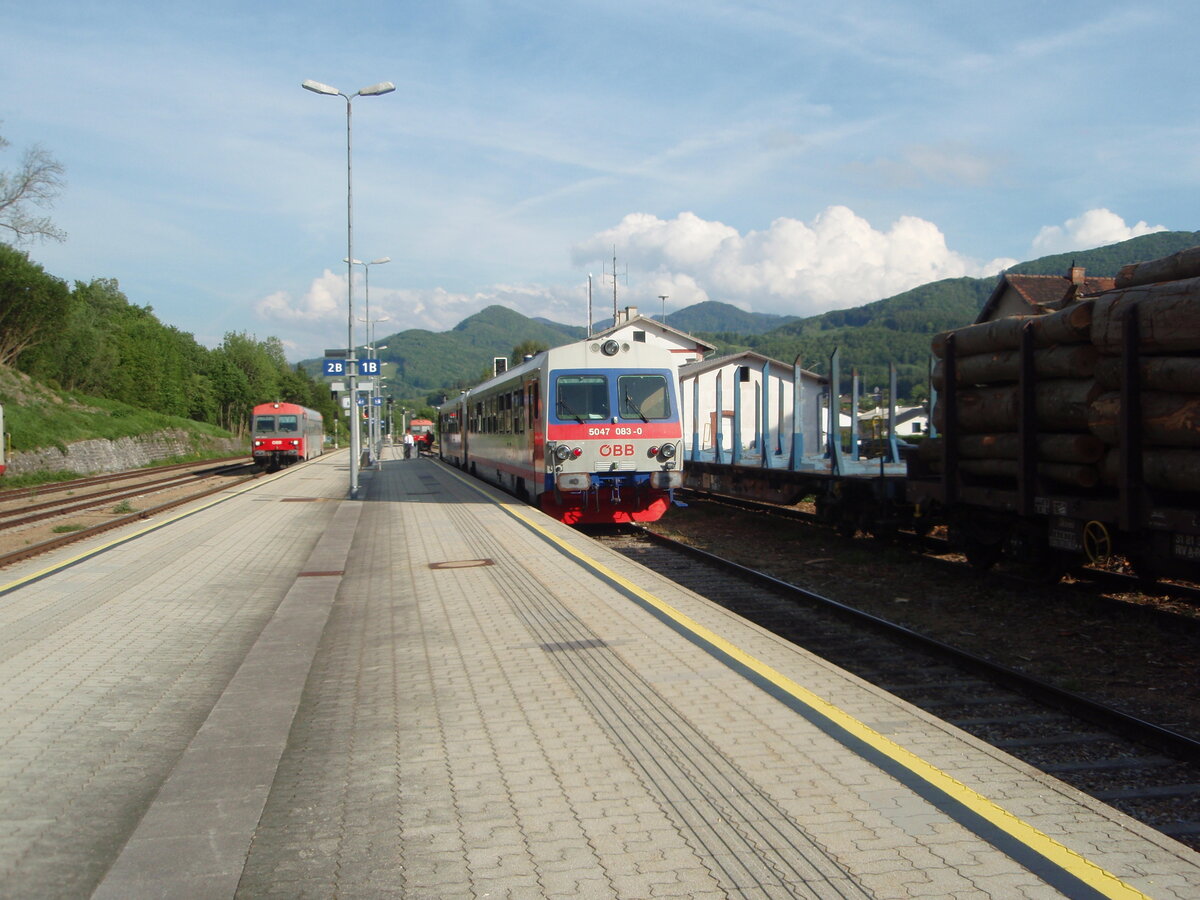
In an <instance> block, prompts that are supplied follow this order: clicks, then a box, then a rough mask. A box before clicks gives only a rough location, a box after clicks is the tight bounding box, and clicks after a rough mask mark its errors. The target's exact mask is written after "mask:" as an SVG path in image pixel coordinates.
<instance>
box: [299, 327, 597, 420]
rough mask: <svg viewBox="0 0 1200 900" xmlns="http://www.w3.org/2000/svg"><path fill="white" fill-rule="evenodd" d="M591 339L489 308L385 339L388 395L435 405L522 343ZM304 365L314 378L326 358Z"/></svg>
mask: <svg viewBox="0 0 1200 900" xmlns="http://www.w3.org/2000/svg"><path fill="white" fill-rule="evenodd" d="M585 336H586V331H585V330H584V329H583V328H578V327H575V326H570V325H559V324H557V323H554V322H550V321H548V320H545V319H542V320H534V319H530V318H528V317H527V316H523V315H521V314H520V313H519V312H516V311H514V310H511V309H509V308H508V307H505V306H489V307H487V308H486V309H482V310H480V311H479V312H477V313H475V314H474V315H473V316H468V317H467V318H465V319H463V320H462V321H461V322H459V323H458V324H457V325H455V326H454V328H452V329H451V330H450V331H440V332H439V331H427V330H425V329H421V328H413V329H409V330H408V331H400V332H397V333H395V334H391V335H388V336H387V337H385V338H380V339H379V340H378V341H377V344H378V346H379V347H380V348H381V349H380V350H379V353H378V356H379V358H380V359H381V360H382V361H383V369H384V377H385V378H386V379H387V381H388V384H389V387H388V392H389V393H391V394H393V395H395V396H396V397H397V399H399V398H401V397H403V398H405V400H410V401H413V402H416V401H417V400H418V399H420V400H421V401H422V402H426V403H431V404H436V403H440V402H441V401H440V399H439V398H441V397H443V396H445V395H446V394H448V393H451V392H455V391H457V390H459V389H462V388H467V387H470V386H471V385H473V384H477V383H478V382H480V381H481V380H483V378H484V377H485V376H486V375H487V374H489V373H490V371H491V365H492V359H493V358H495V357H497V356H503V357H505V358H506V359H508V358H509V357H510V356H511V354H512V352H513V348H514V347H517V346H519V345H522V344H524V345H526V346H528V345H537V346H541V347H557V346H559V345H561V344H568V343H571V342H572V341H577V340H580V339H581V338H583V337H585ZM301 365H302V366H303V367H304V369H305V370H306V371H308V372H310V373H312V374H314V375H315V374H318V373H320V371H321V360H319V359H310V360H305V361H304V362H303V363H301Z"/></svg>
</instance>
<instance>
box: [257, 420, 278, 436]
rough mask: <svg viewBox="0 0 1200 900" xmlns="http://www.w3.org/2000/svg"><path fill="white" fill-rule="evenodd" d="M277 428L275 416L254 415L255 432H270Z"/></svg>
mask: <svg viewBox="0 0 1200 900" xmlns="http://www.w3.org/2000/svg"><path fill="white" fill-rule="evenodd" d="M274 430H275V417H274V416H255V417H254V432H255V434H268V433H270V432H272V431H274Z"/></svg>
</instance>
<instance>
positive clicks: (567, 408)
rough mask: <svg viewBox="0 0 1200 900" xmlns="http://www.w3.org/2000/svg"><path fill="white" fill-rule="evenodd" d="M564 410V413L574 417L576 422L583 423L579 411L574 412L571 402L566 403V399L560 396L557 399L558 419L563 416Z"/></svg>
mask: <svg viewBox="0 0 1200 900" xmlns="http://www.w3.org/2000/svg"><path fill="white" fill-rule="evenodd" d="M564 412H565V413H566V414H567V415H568V416H572V417H574V419H575V421H576V422H578V423H579V424H580V425H582V424H583V416H581V415H580V414H579V413H577V412H575V410H573V409H572V408H571V404H569V403H567V401H566V400H563V399H562V398H561V397H560V398H559V399H558V417H559V418H560V419H561V418H563V413H564Z"/></svg>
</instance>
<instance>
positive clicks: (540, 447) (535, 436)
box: [525, 380, 546, 472]
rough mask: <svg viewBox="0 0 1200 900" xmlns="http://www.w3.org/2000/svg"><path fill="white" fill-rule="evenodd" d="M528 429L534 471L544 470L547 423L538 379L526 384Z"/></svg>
mask: <svg viewBox="0 0 1200 900" xmlns="http://www.w3.org/2000/svg"><path fill="white" fill-rule="evenodd" d="M525 416H526V422H527V425H526V430H527V431H528V432H529V438H528V440H529V445H528V446H529V450H530V453H531V454H532V456H533V470H534V472H544V471H545V462H546V423H545V421H544V420H543V418H542V392H541V389H540V386H539V384H538V382H537V380H530V381H529V382H527V383H526V385H525Z"/></svg>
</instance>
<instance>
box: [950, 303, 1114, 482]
mask: <svg viewBox="0 0 1200 900" xmlns="http://www.w3.org/2000/svg"><path fill="white" fill-rule="evenodd" d="M1026 327H1028V328H1029V329H1030V330H1031V332H1032V338H1033V346H1034V352H1033V368H1034V373H1035V375H1036V376H1037V382H1036V389H1035V396H1034V409H1035V420H1036V422H1037V429H1038V431H1037V436H1036V440H1035V443H1036V446H1037V452H1038V474H1039V475H1040V476H1041V477H1043V478H1046V479H1049V480H1051V481H1056V482H1061V483H1066V484H1070V485H1075V486H1077V487H1084V488H1087V487H1092V486H1093V485H1095V484H1097V483H1098V482H1099V480H1100V463H1101V461H1102V460H1103V457H1104V447H1103V445H1102V443H1101V442H1100V441H1099V440H1098V439H1097V438H1096V437H1095V436H1093V435H1092V434H1091V433H1090V432H1089V430H1088V422H1089V411H1090V406H1091V403H1092V401H1093V400H1094V398H1095V396H1096V394H1097V393H1098V390H1097V387H1096V379H1095V371H1096V364H1097V360H1098V358H1099V354H1098V353H1097V351H1096V348H1095V347H1094V346H1092V344H1091V341H1090V337H1091V329H1092V303H1091V301H1089V300H1083V301H1080V302H1077V303H1073V304H1071V305H1070V306H1067V307H1065V308H1064V309H1061V310H1059V311H1057V312H1053V313H1050V314H1048V315H1040V316H1011V317H1009V318H1005V319H995V320H993V321H991V322H981V323H979V324H976V325H969V326H967V327H966V328H959V329H957V330H955V331H953V332H945V333H943V334H939V335H937V336H935V337H934V339H933V353H934V355H935V356H936V357H937V358H938V359H937V363H936V364H935V366H934V372H933V385H934V387H935V388H937V389H938V390H939V391H941V390H944V388H945V375H944V370H945V359H944V358H945V355H946V342H947V338H948V337H949V336H950V335H951V334H953V335H954V348H955V353H954V357H955V371H956V373H957V381H956V384H957V390H956V396H957V410H958V432H959V433H958V439H957V449H958V455H959V466H960V467H961V469H962V470H963V471H964V472H967V473H970V474H973V475H980V476H991V477H1000V478H1016V476H1017V469H1018V457H1019V450H1020V439H1019V438H1018V434H1017V429H1018V423H1019V421H1020V388H1019V386H1018V379H1019V377H1020V350H1019V347H1020V345H1021V333H1022V331H1023V330H1024V329H1025V328H1026ZM934 424H935V425H936V426H938V428H940V429H944V428H945V409H944V408H939V409H936V410H935V412H934ZM930 449H931V450H932V451H933V452H934V453H937V449H936V448H934V447H931V448H930Z"/></svg>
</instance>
